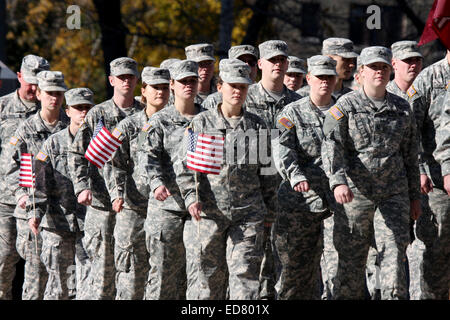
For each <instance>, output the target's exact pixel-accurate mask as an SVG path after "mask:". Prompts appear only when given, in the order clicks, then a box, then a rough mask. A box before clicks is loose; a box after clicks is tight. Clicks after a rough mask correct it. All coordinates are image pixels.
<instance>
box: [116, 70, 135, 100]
mask: <svg viewBox="0 0 450 320" xmlns="http://www.w3.org/2000/svg"><path fill="white" fill-rule="evenodd" d="M109 82H110V84H111V86H112V87H114V93H116V92H118V93H120V94H122V95H129V94H133V92H134V88H135V87H136V84H137V77H136V76H135V75H133V74H122V75H120V76H109Z"/></svg>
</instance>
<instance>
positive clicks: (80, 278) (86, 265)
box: [69, 231, 91, 300]
mask: <svg viewBox="0 0 450 320" xmlns="http://www.w3.org/2000/svg"><path fill="white" fill-rule="evenodd" d="M76 235H77V236H76V240H75V299H76V300H88V299H89V292H90V287H89V274H90V273H91V260H90V259H89V256H88V254H87V252H86V249H85V248H84V244H83V239H84V231H81V232H77V233H76ZM71 291H72V292H73V290H70V291H69V292H71ZM69 296H70V293H69Z"/></svg>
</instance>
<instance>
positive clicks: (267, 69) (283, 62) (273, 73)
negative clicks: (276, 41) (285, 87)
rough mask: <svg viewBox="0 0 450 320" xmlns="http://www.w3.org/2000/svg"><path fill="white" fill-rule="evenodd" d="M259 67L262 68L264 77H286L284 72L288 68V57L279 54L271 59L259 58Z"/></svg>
mask: <svg viewBox="0 0 450 320" xmlns="http://www.w3.org/2000/svg"><path fill="white" fill-rule="evenodd" d="M258 67H259V68H260V69H261V72H262V76H263V78H265V77H269V78H270V79H272V80H276V79H280V78H281V79H284V74H285V73H286V70H287V68H288V61H287V57H285V56H282V55H279V56H275V57H272V58H270V59H269V60H267V59H264V58H261V59H259V60H258Z"/></svg>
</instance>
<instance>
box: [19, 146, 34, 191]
mask: <svg viewBox="0 0 450 320" xmlns="http://www.w3.org/2000/svg"><path fill="white" fill-rule="evenodd" d="M19 186H20V187H24V188H34V187H35V175H34V172H33V155H32V154H30V153H22V154H21V155H20V168H19Z"/></svg>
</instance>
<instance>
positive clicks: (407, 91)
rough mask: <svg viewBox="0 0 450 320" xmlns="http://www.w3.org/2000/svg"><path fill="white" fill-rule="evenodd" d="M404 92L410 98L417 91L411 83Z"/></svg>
mask: <svg viewBox="0 0 450 320" xmlns="http://www.w3.org/2000/svg"><path fill="white" fill-rule="evenodd" d="M406 93H407V94H408V97H410V98H412V97H413V96H414V95H415V94H416V93H417V91H416V89H415V88H414V86H413V85H411V87H409V89H408V90H406Z"/></svg>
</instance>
